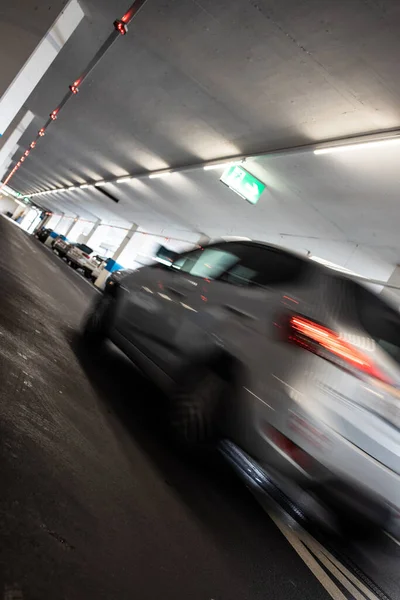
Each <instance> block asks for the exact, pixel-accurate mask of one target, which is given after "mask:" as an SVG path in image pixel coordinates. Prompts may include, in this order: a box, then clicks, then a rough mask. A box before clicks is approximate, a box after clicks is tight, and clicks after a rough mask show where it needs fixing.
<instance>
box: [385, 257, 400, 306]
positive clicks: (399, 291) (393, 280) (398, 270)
mask: <svg viewBox="0 0 400 600" xmlns="http://www.w3.org/2000/svg"><path fill="white" fill-rule="evenodd" d="M387 285H388V286H390V287H383V288H382V292H383V294H384V295H385V296H388V297H389V298H390V299H391V300H392V302H394V303H395V304H396V305H397V307H398V309H399V310H400V265H396V267H395V269H394V271H393V273H392V274H391V276H390V277H389V279H388V280H387Z"/></svg>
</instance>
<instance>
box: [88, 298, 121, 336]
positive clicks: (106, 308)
mask: <svg viewBox="0 0 400 600" xmlns="http://www.w3.org/2000/svg"><path fill="white" fill-rule="evenodd" d="M114 304H115V299H114V298H113V297H112V296H109V295H106V296H101V298H100V299H99V301H98V302H97V303H96V304H95V305H94V307H93V308H92V310H91V312H90V313H89V315H88V316H87V318H86V321H85V322H84V325H83V339H84V341H85V342H86V343H88V344H90V345H95V344H101V343H102V342H104V340H105V339H106V338H107V337H108V334H109V331H110V325H111V320H112V318H113V315H114Z"/></svg>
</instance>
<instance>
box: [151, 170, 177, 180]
mask: <svg viewBox="0 0 400 600" xmlns="http://www.w3.org/2000/svg"><path fill="white" fill-rule="evenodd" d="M169 175H172V173H171V171H164V173H162V172H161V173H152V174H151V175H149V179H158V177H168V176H169Z"/></svg>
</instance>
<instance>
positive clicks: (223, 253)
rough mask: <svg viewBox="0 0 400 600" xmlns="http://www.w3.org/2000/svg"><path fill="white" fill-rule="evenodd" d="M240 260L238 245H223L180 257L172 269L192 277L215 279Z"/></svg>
mask: <svg viewBox="0 0 400 600" xmlns="http://www.w3.org/2000/svg"><path fill="white" fill-rule="evenodd" d="M239 259H240V247H239V245H237V244H236V245H233V244H229V245H228V244H224V245H223V246H220V247H210V248H205V249H201V250H195V251H193V252H190V253H189V254H186V255H184V256H181V257H180V258H178V259H177V260H176V261H175V262H174V263H173V265H172V266H173V268H174V269H177V270H179V271H181V272H182V273H189V274H190V275H192V276H193V277H206V278H207V279H217V278H218V277H220V276H221V274H222V273H224V272H225V271H227V270H228V269H230V268H231V267H232V266H233V265H234V264H236V263H237V262H238V261H239Z"/></svg>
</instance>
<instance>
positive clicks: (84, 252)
mask: <svg viewBox="0 0 400 600" xmlns="http://www.w3.org/2000/svg"><path fill="white" fill-rule="evenodd" d="M92 254H93V249H92V248H90V247H89V246H86V244H73V245H72V246H71V247H70V248H69V249H68V251H67V254H66V259H67V263H68V264H69V265H70V266H71V267H72V268H73V269H82V270H83V272H84V274H85V276H86V277H90V275H91V273H92V270H93V269H92V266H91V264H90V260H91V256H92Z"/></svg>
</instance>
